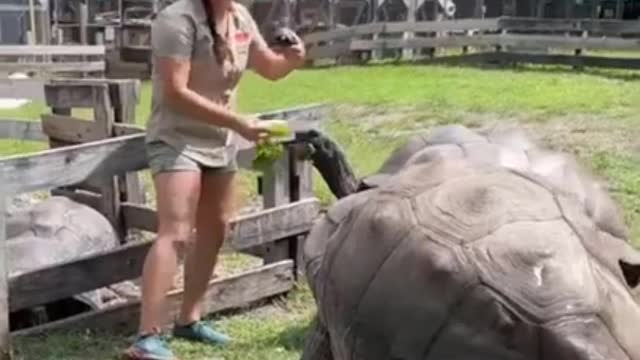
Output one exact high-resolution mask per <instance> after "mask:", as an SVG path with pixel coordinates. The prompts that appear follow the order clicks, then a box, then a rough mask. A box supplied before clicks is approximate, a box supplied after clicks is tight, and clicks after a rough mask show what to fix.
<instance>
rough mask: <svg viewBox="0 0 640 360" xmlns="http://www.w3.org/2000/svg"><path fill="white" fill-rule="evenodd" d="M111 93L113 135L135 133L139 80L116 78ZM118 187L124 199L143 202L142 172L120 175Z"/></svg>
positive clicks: (111, 84) (144, 198)
mask: <svg viewBox="0 0 640 360" xmlns="http://www.w3.org/2000/svg"><path fill="white" fill-rule="evenodd" d="M109 87H110V90H111V93H112V103H113V108H114V111H115V113H114V115H115V118H114V121H115V122H114V124H113V135H115V136H120V135H121V131H123V130H125V131H129V130H131V132H130V133H135V132H134V131H136V130H138V128H136V127H135V125H134V124H135V122H136V105H137V104H138V101H139V93H140V81H139V80H133V79H131V80H128V79H127V80H118V81H114V82H112V83H110V85H109ZM118 180H119V188H120V192H121V194H122V196H121V197H122V199H123V200H124V201H129V202H134V203H138V204H144V203H145V202H146V193H145V189H144V181H142V174H139V173H137V172H130V173H127V174H125V175H124V176H120V177H119V178H118Z"/></svg>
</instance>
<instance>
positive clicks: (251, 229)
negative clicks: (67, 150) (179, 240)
mask: <svg viewBox="0 0 640 360" xmlns="http://www.w3.org/2000/svg"><path fill="white" fill-rule="evenodd" d="M87 201H90V200H87ZM122 211H123V216H124V218H125V221H126V225H127V228H128V229H139V230H144V231H149V232H156V230H157V226H158V223H157V217H156V212H155V210H153V209H151V208H149V207H148V206H144V205H138V204H131V203H125V204H123V206H122ZM319 213H320V203H319V201H318V200H317V199H315V198H306V199H302V200H300V201H296V202H292V203H288V204H284V205H281V206H278V207H274V208H269V209H264V210H261V211H257V212H254V213H252V214H248V215H243V216H240V217H238V218H236V219H235V220H233V222H232V227H231V228H232V229H231V231H230V232H229V236H228V237H227V239H226V242H228V243H230V244H231V247H232V248H233V249H235V250H238V251H242V250H246V249H250V248H253V247H256V246H260V245H264V244H268V243H270V242H272V241H273V240H274V239H283V238H286V237H290V236H294V235H298V234H303V233H305V232H306V231H307V230H309V229H310V228H311V226H312V224H313V221H314V220H315V218H316V217H317V215H318V214H319Z"/></svg>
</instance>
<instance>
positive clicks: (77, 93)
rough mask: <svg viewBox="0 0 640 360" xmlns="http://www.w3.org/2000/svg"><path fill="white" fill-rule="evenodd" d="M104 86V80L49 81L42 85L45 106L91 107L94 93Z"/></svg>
mask: <svg viewBox="0 0 640 360" xmlns="http://www.w3.org/2000/svg"><path fill="white" fill-rule="evenodd" d="M104 86H106V83H105V82H102V83H98V82H96V81H93V82H80V81H78V82H73V83H72V82H70V81H66V82H62V81H49V82H48V83H46V84H45V85H44V94H45V100H46V103H47V106H49V107H58V108H76V107H78V108H93V107H94V105H95V99H96V98H95V96H96V95H95V94H96V93H97V92H100V91H101V90H102V87H104Z"/></svg>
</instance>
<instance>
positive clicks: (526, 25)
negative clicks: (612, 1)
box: [498, 17, 640, 36]
mask: <svg viewBox="0 0 640 360" xmlns="http://www.w3.org/2000/svg"><path fill="white" fill-rule="evenodd" d="M498 26H499V27H500V28H501V29H506V30H508V31H535V32H565V31H567V32H572V31H576V32H581V31H588V32H590V33H593V34H597V35H605V36H620V35H626V34H640V23H639V22H638V21H635V20H605V19H555V18H531V17H502V18H499V19H498Z"/></svg>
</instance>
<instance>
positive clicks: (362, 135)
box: [0, 65, 640, 360]
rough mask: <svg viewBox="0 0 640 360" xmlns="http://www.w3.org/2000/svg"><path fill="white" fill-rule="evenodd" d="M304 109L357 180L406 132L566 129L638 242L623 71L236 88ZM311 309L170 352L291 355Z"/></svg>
mask: <svg viewBox="0 0 640 360" xmlns="http://www.w3.org/2000/svg"><path fill="white" fill-rule="evenodd" d="M314 102H334V103H337V104H339V105H340V106H338V107H336V108H335V111H334V112H333V113H332V115H331V118H330V119H329V120H328V121H327V122H326V123H324V124H323V129H324V130H325V131H326V132H328V133H329V134H330V135H331V136H332V137H333V138H334V139H335V140H336V141H337V142H338V143H339V144H340V145H341V146H342V147H343V148H344V149H345V150H346V152H347V153H348V155H349V158H350V160H351V162H352V165H353V166H354V169H355V171H356V172H357V174H358V175H365V174H368V173H371V172H373V171H375V170H376V169H377V168H378V167H379V166H380V165H381V164H382V162H383V161H384V160H385V158H386V157H387V155H388V154H389V153H390V152H391V151H392V150H393V149H394V148H395V147H396V146H397V145H398V144H400V143H402V142H403V141H404V140H405V139H406V138H407V137H408V136H410V134H411V132H412V131H419V130H421V129H425V128H429V127H432V126H434V125H438V124H445V123H464V124H468V125H482V124H484V123H487V122H492V121H495V120H501V119H512V120H515V121H518V122H520V123H522V124H526V125H529V126H534V127H536V129H537V130H540V132H541V133H542V134H543V135H544V137H546V138H549V139H553V138H554V137H556V136H558V134H559V133H563V134H565V133H566V134H565V135H563V136H564V137H561V138H559V140H556V145H558V146H561V147H563V148H564V147H566V148H567V150H569V151H572V152H574V153H575V154H576V155H578V156H579V159H580V160H581V161H583V162H584V163H585V165H587V166H590V167H592V168H593V169H594V170H595V171H596V172H597V173H598V174H599V175H601V176H602V177H604V178H605V179H607V180H609V181H610V182H611V184H612V186H613V189H614V191H613V196H614V197H615V198H616V200H618V201H619V203H620V204H621V206H622V207H623V208H624V210H625V217H626V220H627V222H628V223H629V225H630V227H631V230H632V234H633V237H634V239H635V240H636V241H634V243H636V244H639V245H640V241H637V240H640V196H639V195H638V189H640V165H639V164H640V163H639V162H638V161H636V160H635V158H634V155H633V152H632V150H631V147H630V146H626V145H625V146H622V144H626V143H633V142H635V141H636V140H635V139H637V138H638V137H637V135H638V133H640V126H639V125H640V124H639V122H640V119H638V118H637V117H636V114H638V113H640V111H639V110H640V81H637V80H636V74H634V73H631V72H625V71H591V72H587V73H572V72H565V71H560V70H559V69H558V68H546V69H544V71H543V70H542V69H541V68H540V67H527V68H519V69H515V70H481V69H473V68H447V67H436V66H429V67H427V66H424V67H422V66H412V65H401V66H376V67H364V68H352V67H344V68H330V69H320V70H307V71H300V72H298V73H296V74H295V75H292V76H291V77H289V78H287V79H285V80H283V81H281V82H277V83H271V82H268V81H265V80H261V79H259V78H257V77H256V76H255V75H252V74H248V75H247V76H246V77H245V78H244V80H243V81H242V83H241V87H240V97H239V105H240V108H241V110H242V111H245V112H259V111H266V110H270V109H277V108H284V107H289V106H297V105H301V104H307V103H314ZM149 104H150V91H149V84H144V88H143V91H142V98H141V104H140V105H139V106H138V109H137V114H138V118H137V119H138V123H139V124H141V125H142V124H144V123H145V122H146V119H147V116H148V112H149ZM44 111H46V109H45V108H44V107H43V106H42V105H38V104H33V105H29V106H26V107H24V108H21V109H18V110H15V111H0V117H8V116H7V115H9V116H11V117H20V118H37V116H38V114H39V113H41V112H44ZM582 117H588V118H589V119H590V120H589V119H587V120H585V119H582ZM609 128H611V129H614V128H615V129H618V130H619V132H618V133H616V134H621V135H613V132H612V133H611V134H610V135H606V136H604V135H603V136H600V135H599V136H595V135H596V134H597V132H602V131H604V132H605V133H606V132H607V131H608V130H609ZM563 131H564V132H563ZM581 134H583V135H581ZM550 142H551V143H553V142H554V141H552V140H550ZM614 145H619V146H614ZM34 149H38V144H37V143H36V144H34V143H29V144H27V143H20V142H6V141H5V142H0V153H3V154H9V153H11V154H15V153H20V152H25V151H33V150H34ZM254 175H255V174H251V173H246V172H245V173H244V176H243V179H244V181H245V184H246V185H247V187H245V189H244V191H245V192H246V195H247V196H251V195H252V194H254V193H255V189H254V188H253V187H249V186H250V185H252V184H253V182H252V181H253V176H254ZM317 180H319V179H317ZM316 194H317V196H318V197H319V198H320V199H321V200H322V202H323V203H325V204H328V203H330V202H331V201H332V200H333V199H332V196H331V194H330V192H329V191H328V189H327V187H326V185H325V184H324V183H322V182H321V181H316ZM236 260H237V259H231V260H230V261H229V262H230V263H235V262H236ZM237 261H239V262H241V261H240V260H237ZM313 309H314V306H313V301H312V299H311V295H310V292H309V289H308V288H307V287H306V286H304V284H303V285H302V286H301V287H300V288H299V289H296V290H295V291H294V292H293V293H292V294H290V295H289V296H288V297H287V298H286V299H282V300H281V301H278V302H277V303H276V304H273V305H269V306H267V307H262V308H259V309H255V310H252V311H250V312H246V313H242V314H237V315H232V316H225V317H223V318H221V319H215V320H219V321H216V323H217V324H218V325H219V326H221V327H222V328H223V329H225V330H227V331H228V332H229V333H230V334H231V335H232V336H233V337H234V338H235V339H236V342H235V343H234V344H233V345H232V346H231V347H230V348H228V349H225V350H217V349H210V348H208V347H204V346H197V345H192V344H187V343H184V342H180V341H175V342H174V343H173V344H174V345H175V348H176V350H177V352H178V353H179V354H180V356H181V358H182V359H183V360H196V359H198V360H199V359H225V360H231V359H243V360H244V359H246V360H251V359H256V360H258V359H260V360H261V359H269V360H272V359H273V360H280V359H282V360H285V359H286V360H288V359H299V356H300V352H301V349H302V344H303V339H304V335H305V331H306V328H307V326H308V325H309V321H310V319H311V317H312V314H313ZM129 340H130V338H128V337H123V336H120V335H118V334H110V335H105V334H101V335H96V334H84V333H82V334H70V335H69V334H51V335H49V336H47V337H46V338H33V339H24V340H20V342H19V343H18V346H17V350H18V355H19V356H18V357H17V358H18V359H24V360H32V359H41V360H49V359H51V360H53V359H56V360H57V359H70V360H75V359H88V358H90V359H114V358H116V356H117V355H118V354H119V352H120V351H121V350H122V349H123V347H124V346H126V345H127V344H128V342H129Z"/></svg>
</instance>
